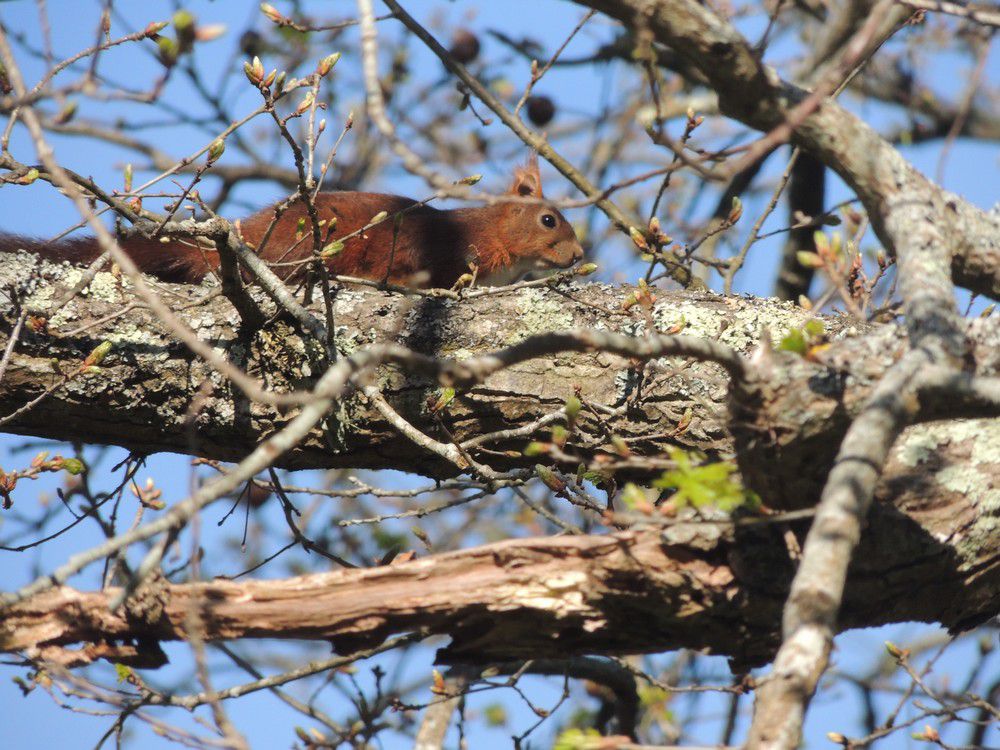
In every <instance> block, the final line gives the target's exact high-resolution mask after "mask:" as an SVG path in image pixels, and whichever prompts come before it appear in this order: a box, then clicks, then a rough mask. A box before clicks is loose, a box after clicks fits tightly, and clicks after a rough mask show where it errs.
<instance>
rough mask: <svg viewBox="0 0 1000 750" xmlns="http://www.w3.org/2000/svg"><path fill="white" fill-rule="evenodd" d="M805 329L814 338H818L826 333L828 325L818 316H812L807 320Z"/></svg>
mask: <svg viewBox="0 0 1000 750" xmlns="http://www.w3.org/2000/svg"><path fill="white" fill-rule="evenodd" d="M803 329H804V330H805V332H806V333H807V334H809V336H810V337H811V338H814V339H818V338H819V337H820V336H823V335H825V334H826V326H825V325H824V324H823V321H822V320H819V319H818V318H810V319H809V320H807V321H806V324H805V325H804V326H803Z"/></svg>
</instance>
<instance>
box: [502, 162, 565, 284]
mask: <svg viewBox="0 0 1000 750" xmlns="http://www.w3.org/2000/svg"><path fill="white" fill-rule="evenodd" d="M507 194H508V195H514V196H517V197H519V198H536V199H538V200H539V201H543V202H540V203H529V202H527V201H525V202H521V201H512V202H510V203H504V204H502V205H503V219H502V223H503V225H504V226H502V227H500V229H501V231H502V235H501V236H503V237H506V238H508V243H509V244H508V247H507V251H508V252H509V253H510V255H511V260H513V261H514V265H518V266H521V267H523V268H525V270H531V269H535V270H544V269H552V268H568V267H569V266H571V265H573V264H574V263H576V262H577V261H578V260H580V259H581V258H583V248H582V247H581V246H580V242H579V241H578V240H577V238H576V233H575V232H574V231H573V227H572V226H570V224H569V222H568V221H566V218H565V217H564V216H563V215H562V214H561V213H559V211H558V210H557V209H556V208H555V207H554V206H552V205H551V204H549V203H545V202H544V198H545V196H544V195H542V175H541V173H540V172H539V170H538V157H537V156H536V155H534V154H532V156H531V158H530V159H529V161H528V163H527V165H525V166H523V167H518V168H517V169H516V170H514V180H513V182H512V183H511V185H510V188H508V190H507Z"/></svg>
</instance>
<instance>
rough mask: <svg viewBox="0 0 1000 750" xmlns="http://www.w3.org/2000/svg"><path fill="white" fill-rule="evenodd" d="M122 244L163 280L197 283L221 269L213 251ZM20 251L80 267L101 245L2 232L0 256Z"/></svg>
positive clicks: (92, 240)
mask: <svg viewBox="0 0 1000 750" xmlns="http://www.w3.org/2000/svg"><path fill="white" fill-rule="evenodd" d="M121 245H122V248H123V249H124V250H125V252H126V253H128V255H129V257H131V258H132V260H133V261H134V262H135V264H136V265H137V266H138V267H139V268H140V270H142V271H143V272H144V273H148V274H152V275H153V276H157V277H159V278H161V279H163V280H164V281H186V282H197V281H200V280H201V279H202V278H204V276H205V275H206V274H207V273H208V272H209V271H211V270H213V269H215V268H218V266H219V256H218V254H217V253H216V252H215V251H214V250H209V249H203V248H199V247H196V246H194V245H190V244H187V243H182V242H178V241H171V242H168V243H161V242H157V241H155V240H145V239H138V238H133V239H129V240H126V241H124V242H122V243H121ZM19 250H24V251H26V252H29V253H32V254H34V255H39V256H41V257H42V258H45V259H46V260H49V261H53V262H56V263H59V262H62V261H68V262H69V263H72V264H73V265H77V266H83V265H88V264H90V263H93V262H94V261H95V260H97V259H98V258H99V257H100V255H101V248H100V245H99V244H98V242H97V240H96V239H95V238H94V237H68V238H66V239H62V240H58V241H56V242H50V241H47V240H40V239H36V238H34V237H24V236H22V235H18V234H6V233H3V232H0V253H16V252H18V251H19Z"/></svg>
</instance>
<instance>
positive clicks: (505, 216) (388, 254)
mask: <svg viewBox="0 0 1000 750" xmlns="http://www.w3.org/2000/svg"><path fill="white" fill-rule="evenodd" d="M506 194H507V195H512V196H518V197H527V198H537V199H539V200H542V199H543V197H544V196H543V195H542V179H541V174H540V172H539V170H538V160H537V158H535V157H533V158H532V159H531V160H530V161H529V162H528V164H527V165H526V166H523V167H518V168H517V169H516V170H515V171H514V179H513V182H512V183H511V185H510V188H509V189H508V190H507V193H506ZM315 206H316V212H317V214H318V218H319V220H320V221H324V220H325V222H326V223H325V224H323V225H322V227H321V235H322V237H323V242H324V245H326V246H328V247H329V246H330V245H331V244H332V243H335V241H336V240H338V239H339V238H342V237H345V236H347V235H353V236H351V237H350V238H349V239H346V240H344V243H343V248H342V249H341V250H339V252H336V253H335V254H332V255H331V257H329V258H327V259H326V264H327V267H328V268H329V270H330V272H331V273H333V274H337V275H342V276H356V277H362V278H366V279H374V280H379V281H381V280H386V281H388V282H390V283H393V284H403V285H409V286H425V287H426V286H430V287H451V286H452V285H454V284H455V282H456V281H457V280H458V278H459V277H460V276H462V275H463V274H465V273H468V272H469V269H470V264H474V265H475V266H476V267H477V268H478V272H477V277H478V279H479V280H481V281H483V282H484V283H487V284H491V285H499V284H506V283H510V282H511V281H514V280H516V279H518V278H520V277H521V276H523V275H524V274H525V273H527V272H528V271H531V270H537V269H552V268H567V267H568V266H571V265H572V264H573V263H575V262H576V261H578V260H580V259H581V258H582V257H583V248H582V247H580V243H579V242H578V241H577V238H576V235H575V234H574V232H573V228H572V227H571V226H570V225H569V223H568V222H567V221H566V219H565V218H564V217H563V215H562V214H561V213H559V211H557V210H556V209H555V208H554V207H553V206H551V205H549V204H548V203H544V202H543V203H531V202H527V201H503V200H501V201H498V202H496V203H493V204H487V205H483V206H477V207H473V208H456V209H451V210H441V209H437V208H432V207H430V206H427V205H417V201H414V200H411V199H410V198H404V197H401V196H398V195H385V194H382V193H359V192H347V191H343V192H329V193H320V194H318V195H317V196H316V199H315ZM410 207H412V208H411V209H410V210H408V211H407V210H405V209H407V208H410ZM383 211H385V212H387V213H388V215H389V216H388V218H387V219H386V220H384V221H382V222H381V223H378V224H377V225H376V226H373V227H371V228H370V229H368V230H366V231H365V232H364V233H360V232H358V230H360V229H361V228H362V227H365V226H366V225H368V224H370V223H371V220H372V219H373V218H375V217H376V216H377V215H378V214H380V213H381V212H383ZM401 211H403V213H402V214H401V218H400V219H399V220H398V221H396V220H394V218H393V217H394V215H396V214H398V213H399V212H401ZM273 219H274V208H273V207H269V208H265V209H263V210H261V211H258V212H257V213H255V214H253V215H252V216H250V217H248V218H246V219H243V220H242V221H241V222H240V231H241V233H242V237H243V239H244V241H245V242H246V243H247V244H249V245H250V246H251V247H253V248H255V249H256V250H257V252H258V253H259V254H260V256H261V257H262V258H263V259H264V260H266V261H268V262H269V263H272V264H275V265H274V269H275V271H276V273H278V275H279V276H281V277H282V278H289V277H290V276H291V275H292V274H294V272H295V271H296V270H297V269H299V268H301V267H302V264H296V263H295V262H296V261H303V260H307V259H310V258H312V257H313V238H312V225H311V222H310V220H309V216H308V211H307V209H306V206H305V205H303V203H302V202H301V201H298V200H297V201H295V202H294V203H292V205H291V206H290V207H289V208H288V210H286V211H285V212H284V213H283V214H282V215H281V217H280V218H279V219H278V221H277V223H276V224H275V226H274V228H273V230H272V231H271V235H270V237H269V238H268V239H267V243H266V244H265V245H264V247H263V248H261V243H262V241H263V239H264V234H265V232H266V231H267V228H268V226H269V225H270V224H271V222H272V220H273ZM302 219H304V222H302V221H300V220H302ZM354 233H357V234H354ZM121 244H122V247H123V248H124V249H125V251H126V252H127V253H128V254H129V255H130V256H131V257H132V259H133V261H135V263H136V265H137V266H138V267H139V268H140V269H141V270H142V271H144V272H145V273H149V274H152V275H154V276H157V277H159V278H160V279H163V280H164V281H180V282H192V283H194V282H197V281H199V280H200V279H202V278H203V277H204V276H205V275H206V274H208V273H209V272H210V271H214V270H216V269H217V268H218V267H219V256H218V253H217V252H216V251H215V250H214V249H212V248H210V247H205V248H203V247H197V246H196V243H195V242H194V241H193V240H172V241H170V242H166V243H164V242H160V241H157V240H149V239H142V238H138V237H132V238H128V239H125V240H122V242H121ZM22 248H23V249H25V250H27V251H29V252H33V253H37V254H39V255H43V256H45V257H46V258H50V259H53V260H65V261H69V262H71V263H75V264H86V263H90V262H92V261H93V260H95V259H96V258H97V257H98V256H99V255H100V250H99V248H98V245H97V242H96V240H95V239H94V238H93V237H82V238H69V239H66V240H62V241H60V242H55V243H51V242H45V241H42V240H35V239H29V238H25V237H19V236H17V235H8V234H0V252H15V251H17V250H19V249H22ZM332 249H336V247H334V248H332ZM282 264H288V265H282Z"/></svg>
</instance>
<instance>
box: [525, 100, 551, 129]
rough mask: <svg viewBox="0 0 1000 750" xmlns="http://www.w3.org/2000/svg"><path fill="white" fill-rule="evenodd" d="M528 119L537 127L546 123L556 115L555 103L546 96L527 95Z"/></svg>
mask: <svg viewBox="0 0 1000 750" xmlns="http://www.w3.org/2000/svg"><path fill="white" fill-rule="evenodd" d="M527 109H528V119H529V120H531V122H532V123H534V124H535V125H537V126H538V127H542V126H544V125H548V124H549V123H550V122H551V121H552V118H553V117H555V116H556V105H555V102H553V101H552V100H551V99H549V97H547V96H529V97H528V101H527Z"/></svg>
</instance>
